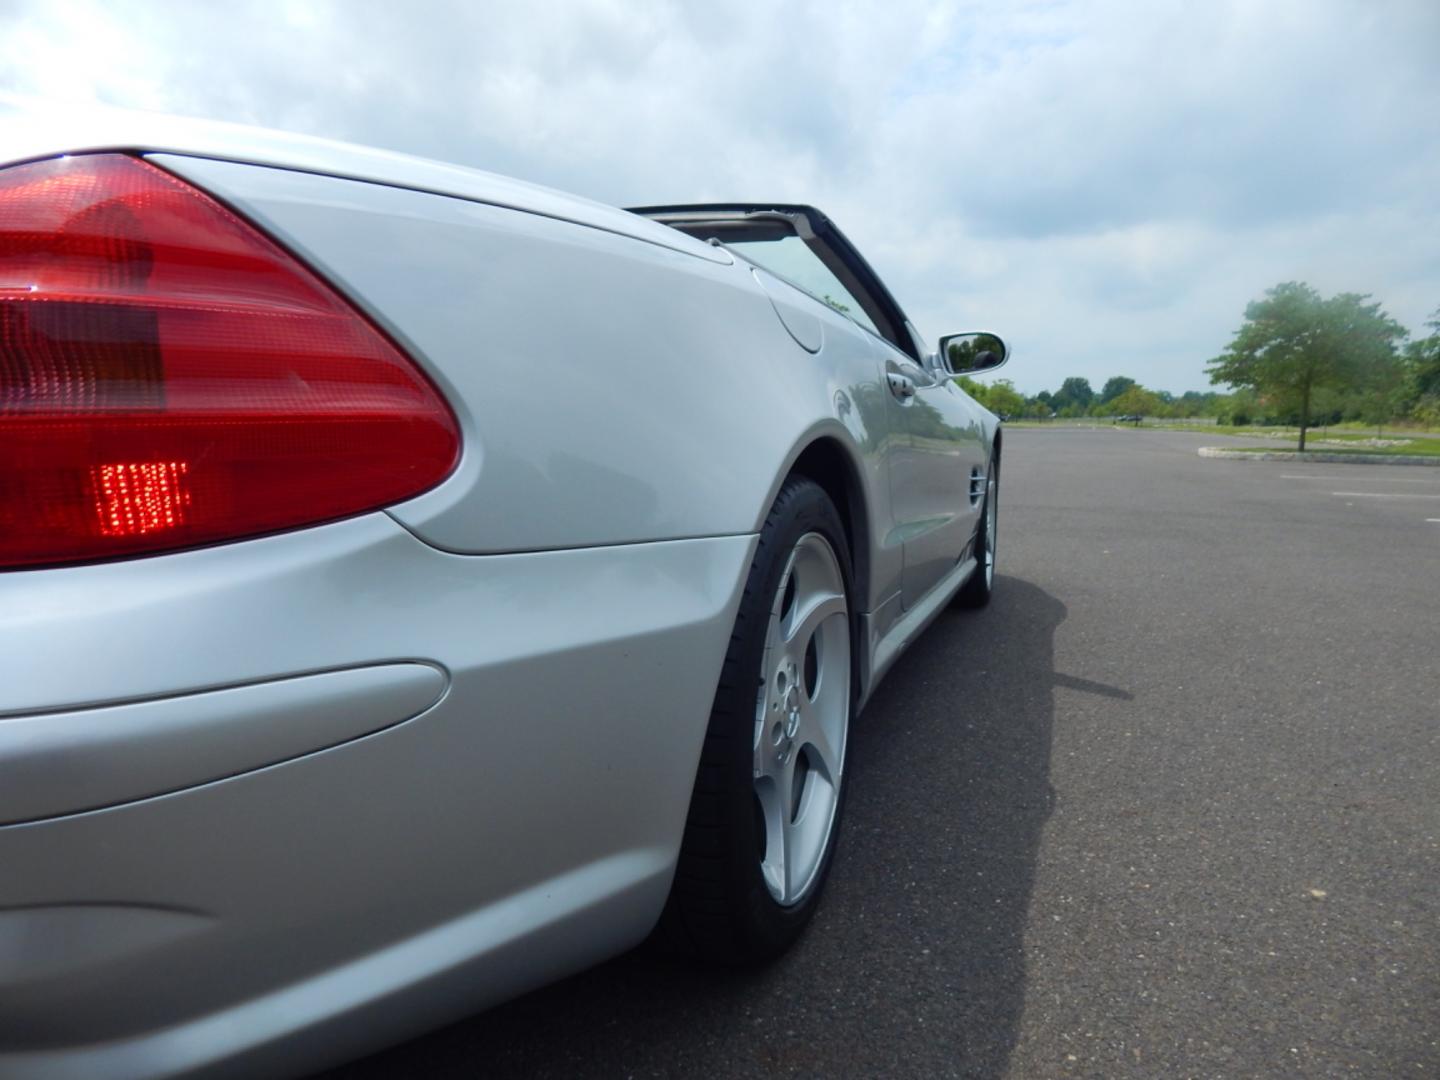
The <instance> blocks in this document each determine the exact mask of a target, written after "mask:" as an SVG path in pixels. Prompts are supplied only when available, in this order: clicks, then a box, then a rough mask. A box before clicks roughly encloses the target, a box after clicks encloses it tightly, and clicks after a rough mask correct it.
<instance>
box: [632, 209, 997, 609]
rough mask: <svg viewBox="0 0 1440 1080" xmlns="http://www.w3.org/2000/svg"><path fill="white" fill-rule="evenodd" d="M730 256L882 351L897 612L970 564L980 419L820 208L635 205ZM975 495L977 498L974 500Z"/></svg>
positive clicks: (980, 488)
mask: <svg viewBox="0 0 1440 1080" xmlns="http://www.w3.org/2000/svg"><path fill="white" fill-rule="evenodd" d="M633 212H634V213H637V214H643V215H644V216H646V217H649V218H652V219H654V220H656V221H660V222H663V223H664V224H666V225H669V226H671V227H672V228H676V229H679V230H680V231H682V232H686V233H689V234H690V235H692V236H695V237H697V238H699V239H713V240H715V241H719V242H723V243H724V245H725V246H726V247H727V248H729V249H730V250H732V251H736V252H737V253H739V254H741V255H742V256H744V257H745V258H746V259H748V260H750V261H751V262H754V263H755V264H756V265H758V266H761V267H764V268H765V269H766V270H767V271H769V272H771V273H773V274H775V275H777V276H779V277H781V278H782V279H784V280H785V281H786V282H787V283H789V284H791V285H794V286H795V287H796V288H798V289H800V290H802V291H803V292H806V293H808V294H809V295H810V296H811V297H812V298H813V299H814V300H815V301H817V302H818V303H822V304H825V305H827V306H828V307H829V308H831V309H833V311H835V312H838V313H840V314H841V315H844V316H845V317H846V318H847V319H849V320H850V321H851V322H852V323H854V324H855V326H857V327H858V328H859V329H860V330H861V331H863V332H864V334H863V336H864V337H865V338H866V340H868V341H869V343H870V347H871V348H872V349H873V350H874V353H875V358H876V370H877V372H878V373H879V376H880V378H881V380H882V382H881V389H880V393H881V395H882V396H883V397H885V399H886V402H887V404H886V407H885V408H886V414H887V417H888V419H889V421H890V423H889V424H888V428H889V435H888V436H887V438H886V439H885V440H884V443H883V446H882V447H881V448H879V449H877V451H876V452H877V453H880V454H882V455H883V456H884V458H885V459H886V465H885V472H886V475H887V477H888V479H889V486H890V489H891V499H890V513H891V523H892V527H891V529H890V530H889V533H888V535H887V543H886V544H885V547H886V548H887V549H891V548H892V547H898V548H900V549H901V553H900V554H901V558H900V566H901V569H900V574H899V578H900V581H899V583H898V584H899V590H898V591H899V593H900V597H899V599H900V606H901V607H902V608H904V607H910V606H912V605H914V604H915V603H917V602H918V601H919V600H920V599H921V598H922V597H924V596H925V595H926V594H927V593H929V592H930V590H931V589H933V588H934V587H935V586H936V584H937V583H939V581H940V580H941V579H942V578H944V577H945V575H946V574H947V573H948V572H949V571H950V570H951V569H953V568H954V566H955V564H956V562H957V561H958V560H959V559H960V558H961V557H962V556H963V554H964V552H965V548H966V545H967V544H968V542H969V540H970V537H971V536H972V534H973V533H974V530H975V526H976V524H977V522H978V520H979V497H980V496H981V495H983V494H984V490H985V481H984V475H983V474H984V469H985V460H984V448H983V432H982V427H981V424H980V414H979V412H978V410H977V409H976V407H975V406H974V405H973V403H970V404H969V407H968V408H967V403H968V402H969V399H968V398H966V396H965V394H964V393H963V392H961V391H960V390H959V388H958V387H956V386H955V385H954V383H953V382H952V381H951V379H950V376H949V373H948V371H946V370H945V369H944V368H943V366H941V362H940V361H939V360H938V359H937V358H935V357H933V356H929V355H927V352H926V350H925V347H924V346H923V345H922V344H921V343H920V341H919V337H918V335H917V334H915V333H914V330H913V328H912V327H911V326H910V324H909V322H908V321H907V320H906V318H905V314H904V312H903V311H901V310H900V307H899V305H898V304H896V303H895V300H894V298H893V297H892V296H891V295H890V293H889V291H888V290H887V289H886V288H885V285H884V283H883V282H881V280H880V278H879V277H878V276H877V275H876V274H875V272H874V271H873V270H872V269H871V268H870V266H869V264H868V263H867V262H866V261H865V259H864V257H863V256H862V255H861V254H860V252H859V251H858V250H857V249H856V248H855V247H854V245H853V244H851V243H850V241H849V240H848V239H846V237H845V235H844V234H843V233H842V232H841V231H840V230H839V229H838V228H837V227H836V226H835V224H834V222H832V221H830V219H829V218H827V217H826V216H825V215H824V214H822V213H821V212H820V211H818V210H816V209H815V208H814V207H811V206H801V205H794V204H780V203H711V204H698V205H685V206H648V207H640V208H635V209H634V210H633ZM972 491H973V492H975V493H976V495H975V496H974V497H973V498H972V497H971V492H972Z"/></svg>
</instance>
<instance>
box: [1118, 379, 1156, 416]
mask: <svg viewBox="0 0 1440 1080" xmlns="http://www.w3.org/2000/svg"><path fill="white" fill-rule="evenodd" d="M1164 408H1165V403H1164V402H1163V401H1161V400H1160V395H1159V394H1157V393H1155V392H1153V391H1151V390H1146V389H1145V388H1144V387H1143V386H1141V385H1139V384H1138V383H1137V384H1135V385H1134V386H1131V387H1128V388H1127V389H1126V390H1125V391H1124V392H1123V393H1121V394H1120V395H1119V396H1118V397H1116V398H1115V400H1114V401H1112V402H1110V410H1111V411H1112V412H1114V413H1117V414H1118V415H1120V416H1159V415H1160V414H1161V412H1163V411H1164Z"/></svg>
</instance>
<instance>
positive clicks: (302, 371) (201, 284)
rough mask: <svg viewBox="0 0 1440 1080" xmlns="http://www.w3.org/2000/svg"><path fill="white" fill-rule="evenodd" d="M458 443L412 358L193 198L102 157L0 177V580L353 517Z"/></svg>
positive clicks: (423, 482) (146, 169) (416, 481)
mask: <svg viewBox="0 0 1440 1080" xmlns="http://www.w3.org/2000/svg"><path fill="white" fill-rule="evenodd" d="M459 449H460V437H459V432H458V428H457V426H456V423H455V418H454V416H453V415H452V414H451V412H450V409H449V408H448V406H447V405H446V404H445V402H444V400H443V399H442V398H441V397H440V396H439V394H438V393H437V392H436V391H435V389H434V387H432V386H431V385H430V383H429V382H428V381H427V380H426V379H425V377H424V376H423V375H422V374H421V373H420V371H419V370H418V369H417V368H416V367H415V366H414V364H412V363H411V362H410V361H409V360H408V359H407V358H406V357H405V356H404V355H403V354H402V353H401V352H400V351H399V350H398V349H396V347H395V346H394V345H392V344H391V343H390V341H389V340H388V339H387V338H385V337H384V336H383V335H382V334H381V333H380V332H379V331H378V330H376V328H375V327H374V326H373V325H371V324H370V323H369V322H368V321H367V320H366V319H365V318H364V317H362V316H361V315H360V313H359V312H357V311H356V310H355V309H354V308H353V307H351V306H350V305H349V304H348V303H346V301H345V300H343V299H342V298H341V297H340V296H338V295H337V294H336V293H335V292H334V290H333V289H331V288H330V287H329V286H327V285H326V284H325V283H324V282H323V281H321V280H320V279H319V278H317V277H316V276H315V274H313V273H312V272H311V271H309V270H308V269H306V268H305V267H304V266H302V265H301V264H300V263H299V262H298V261H297V260H296V259H295V258H294V257H293V256H291V255H290V254H288V253H287V252H285V251H284V250H282V249H281V248H280V247H278V246H277V245H276V244H274V243H273V242H271V241H270V240H269V239H267V238H266V237H265V236H263V235H262V234H261V233H259V232H258V231H257V230H256V229H255V228H254V227H253V226H251V225H249V224H247V223H246V222H244V221H242V220H241V219H239V218H238V217H236V216H235V215H234V214H233V213H231V212H230V211H229V210H227V209H225V208H224V207H223V206H221V205H220V204H219V203H217V202H215V201H214V200H213V199H211V198H209V197H208V196H206V195H204V194H202V193H201V192H199V191H197V190H196V189H194V188H192V187H190V186H189V185H187V184H184V183H182V182H181V181H179V180H177V179H176V178H175V177H173V176H171V175H170V174H169V173H166V172H162V171H161V170H160V169H157V168H155V167H154V166H153V165H150V164H148V163H146V162H144V161H140V160H138V159H136V158H132V157H127V156H124V155H121V154H95V155H83V156H76V157H67V158H57V159H53V160H49V161H40V162H35V163H32V164H28V165H18V166H14V167H12V168H9V169H0V567H16V566H37V565H44V564H54V563H67V562H77V561H84V560H93V559H105V558H112V557H115V556H120V555H135V554H140V553H142V552H156V551H165V550H172V549H175V548H181V547H189V546H192V545H196V544H206V543H213V542H216V541H221V540H231V539H237V538H239V537H243V536H253V535H256V534H259V533H266V532H273V531H276V530H279V529H290V528H295V527H297V526H301V525H311V524H316V523H319V522H322V521H330V520H333V519H335V518H340V517H345V516H347V515H349V514H356V513H360V512H362V511H365V510H373V509H375V508H377V507H381V506H386V505H388V504H390V503H394V502H398V501H400V500H402V499H407V498H409V497H411V496H412V495H418V494H419V493H420V492H422V491H425V490H426V489H427V488H430V487H433V486H434V485H435V484H437V483H439V482H440V481H441V480H442V479H444V478H445V476H446V475H448V474H449V472H450V470H451V469H452V468H454V466H455V462H456V459H457V457H458V456H459Z"/></svg>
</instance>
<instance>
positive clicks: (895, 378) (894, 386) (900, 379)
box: [885, 371, 915, 401]
mask: <svg viewBox="0 0 1440 1080" xmlns="http://www.w3.org/2000/svg"><path fill="white" fill-rule="evenodd" d="M885 381H886V382H888V383H889V384H890V392H891V393H892V394H894V395H895V396H896V397H897V398H899V399H900V400H901V401H909V400H910V399H911V398H913V397H914V396H915V380H914V379H912V378H910V376H908V375H897V374H896V373H895V372H893V371H891V372H887V373H886V375H885Z"/></svg>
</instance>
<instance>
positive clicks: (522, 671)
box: [0, 515, 752, 1080]
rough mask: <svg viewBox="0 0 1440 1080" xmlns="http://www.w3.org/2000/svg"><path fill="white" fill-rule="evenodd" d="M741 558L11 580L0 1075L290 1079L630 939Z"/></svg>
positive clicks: (664, 856) (355, 563)
mask: <svg viewBox="0 0 1440 1080" xmlns="http://www.w3.org/2000/svg"><path fill="white" fill-rule="evenodd" d="M751 547H752V538H750V537H748V536H740V537H722V538H715V539H706V540H686V541H675V542H668V543H656V544H635V545H623V546H617V547H610V548H596V549H586V550H575V551H560V552H546V553H538V554H531V555H492V556H457V555H450V554H445V553H442V552H439V551H436V550H435V549H433V548H430V547H428V546H426V545H425V544H423V543H421V542H420V541H418V540H416V539H415V538H414V537H413V536H411V535H410V534H409V533H408V532H406V531H405V530H404V529H402V528H401V527H400V526H398V525H397V524H396V523H395V522H394V521H392V520H391V519H390V518H388V517H386V516H384V515H371V516H367V517H364V518H358V519H355V520H352V521H347V522H342V523H339V524H336V525H332V526H327V527H324V528H321V529H313V530H307V531H304V532H300V533H293V534H288V535H285V536H277V537H271V538H267V539H263V540H258V541H252V542H248V543H244V544H237V545H231V546H227V547H219V548H214V549H210V550H203V551H193V552H187V553H183V554H179V555H173V556H165V557H161V558H153V559H141V560H136V561H133V562H127V563H115V564H108V565H103V566H92V567H77V568H72V569H65V570H48V571H36V572H26V573H13V574H6V575H0V650H3V654H4V655H6V656H7V658H8V660H7V665H6V666H7V668H9V669H10V671H11V677H10V678H9V679H7V680H6V682H5V688H4V690H3V697H0V821H6V822H10V823H9V824H5V825H3V826H0V867H3V873H0V1075H3V1076H5V1077H7V1078H16V1080H22V1078H29V1077H47V1078H50V1077H72V1076H73V1077H85V1078H87V1080H92V1078H103V1077H131V1076H134V1077H141V1076H144V1077H154V1076H168V1075H181V1074H188V1073H192V1072H211V1071H213V1072H217V1073H227V1072H232V1071H233V1072H239V1073H242V1074H247V1075H254V1074H263V1075H281V1074H285V1073H295V1072H298V1071H303V1070H305V1069H309V1068H314V1067H317V1066H319V1065H322V1064H324V1063H326V1062H327V1061H331V1060H336V1059H337V1058H340V1057H344V1056H347V1055H352V1054H355V1053H359V1052H362V1051H363V1050H365V1049H366V1048H368V1047H370V1046H374V1045H380V1044H383V1043H384V1042H386V1041H390V1040H393V1039H395V1038H398V1037H400V1036H402V1035H404V1034H406V1033H407V1032H410V1031H414V1030H418V1029H420V1028H423V1027H425V1026H428V1025H433V1024H438V1023H442V1022H444V1021H446V1020H448V1019H451V1018H453V1017H457V1016H461V1015H464V1014H465V1013H466V1012H469V1011H473V1010H474V1009H476V1008H479V1007H482V1006H484V1005H485V1004H488V1003H490V1002H493V1001H495V1000H498V999H501V998H503V997H506V996H509V995H512V994H515V993H518V992H520V991H523V990H524V989H527V988H529V987H530V986H533V985H536V984H538V983H541V982H544V981H546V980H548V979H551V978H554V977H557V976H558V975H561V974H563V973H565V972H566V971H570V970H574V969H577V968H579V967H582V966H585V965H586V964H589V963H592V962H594V961H596V960H598V959H601V958H603V957H604V956H606V955H609V954H613V953H614V952H617V951H619V950H622V949H624V948H626V947H627V946H629V945H630V944H633V943H634V942H636V941H638V940H639V939H640V938H641V937H643V936H644V934H645V933H646V932H647V931H648V930H649V928H650V926H651V925H653V922H654V919H655V918H656V916H657V915H658V913H659V910H660V907H661V905H662V904H663V901H664V897H665V893H666V890H667V889H668V885H669V878H670V875H671V873H672V871H673V865H674V858H675V852H676V850H677V848H678V844H679V836H680V831H681V828H682V826H683V822H684V817H685V812H686V808H687V805H688V799H689V793H690V788H691V784H692V782H693V778H694V768H695V763H696V760H697V759H698V755H699V746H700V742H701V739H702V738H703V734H704V726H705V718H706V715H707V713H708V710H709V705H710V698H711V696H712V694H713V691H714V686H715V683H716V680H717V678H718V673H719V667H720V663H721V660H722V658H723V655H724V651H725V644H726V641H727V640H728V637H729V633H730V629H731V626H732V623H733V618H734V609H735V606H736V604H737V603H738V597H739V591H740V588H741V587H742V583H743V575H744V572H745V569H746V568H747V567H748V564H749V560H750V556H751ZM11 665H13V667H12V666H11ZM107 763H108V764H109V765H110V766H112V767H109V768H107Z"/></svg>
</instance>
